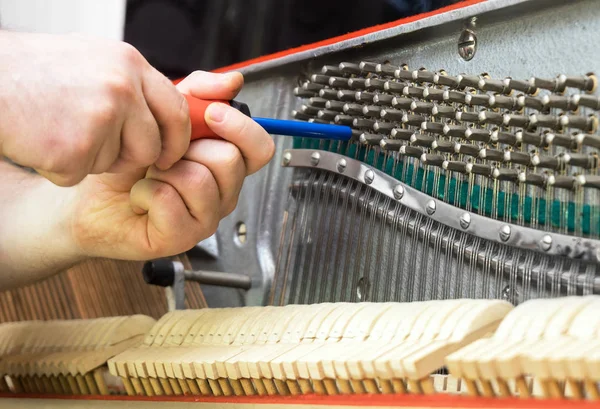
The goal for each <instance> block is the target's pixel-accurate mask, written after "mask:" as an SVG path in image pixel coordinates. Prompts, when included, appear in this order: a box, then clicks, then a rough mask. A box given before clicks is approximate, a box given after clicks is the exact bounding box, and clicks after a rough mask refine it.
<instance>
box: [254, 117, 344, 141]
mask: <svg viewBox="0 0 600 409" xmlns="http://www.w3.org/2000/svg"><path fill="white" fill-rule="evenodd" d="M252 119H253V120H254V121H256V123H258V124H259V125H260V126H262V127H263V128H264V129H265V131H267V133H269V134H274V135H287V136H299V137H302V138H318V139H332V140H337V141H348V140H350V138H351V137H352V128H350V127H349V126H343V125H329V124H315V123H311V122H302V121H288V120H284V119H269V118H252Z"/></svg>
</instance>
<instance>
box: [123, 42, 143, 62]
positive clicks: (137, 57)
mask: <svg viewBox="0 0 600 409" xmlns="http://www.w3.org/2000/svg"><path fill="white" fill-rule="evenodd" d="M117 54H118V55H119V57H120V58H122V59H123V60H124V61H126V62H128V63H131V64H138V63H139V62H140V61H141V59H142V54H141V53H140V52H139V51H138V50H137V48H135V47H134V46H132V45H131V44H129V43H125V42H121V43H118V45H117Z"/></svg>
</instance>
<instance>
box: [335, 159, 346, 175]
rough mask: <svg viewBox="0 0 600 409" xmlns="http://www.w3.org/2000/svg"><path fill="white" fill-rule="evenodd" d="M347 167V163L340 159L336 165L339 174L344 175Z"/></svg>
mask: <svg viewBox="0 0 600 409" xmlns="http://www.w3.org/2000/svg"><path fill="white" fill-rule="evenodd" d="M347 165H348V163H347V162H346V159H343V158H342V159H340V160H338V163H337V170H338V172H340V173H344V171H345V170H346V166H347Z"/></svg>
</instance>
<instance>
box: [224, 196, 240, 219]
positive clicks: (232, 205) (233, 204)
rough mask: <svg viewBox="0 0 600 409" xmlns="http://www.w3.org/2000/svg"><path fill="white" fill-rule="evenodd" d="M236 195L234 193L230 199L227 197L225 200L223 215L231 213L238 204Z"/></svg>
mask: <svg viewBox="0 0 600 409" xmlns="http://www.w3.org/2000/svg"><path fill="white" fill-rule="evenodd" d="M238 199H239V197H238V195H235V196H234V197H232V198H231V199H229V200H228V201H227V205H226V206H225V209H224V212H223V217H225V216H229V215H230V214H231V213H233V211H234V210H235V208H236V207H237V205H238Z"/></svg>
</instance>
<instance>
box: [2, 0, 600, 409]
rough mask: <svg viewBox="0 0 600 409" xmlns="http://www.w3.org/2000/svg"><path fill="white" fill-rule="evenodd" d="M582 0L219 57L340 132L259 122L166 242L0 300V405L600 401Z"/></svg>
mask: <svg viewBox="0 0 600 409" xmlns="http://www.w3.org/2000/svg"><path fill="white" fill-rule="evenodd" d="M599 6H600V1H598V0H580V1H577V2H568V3H565V2H560V1H557V0H556V1H555V0H544V1H533V0H489V1H478V0H469V1H463V2H459V3H457V4H455V5H452V6H449V7H447V8H444V9H442V10H438V11H436V12H435V13H429V14H427V15H420V16H417V17H414V18H410V19H407V20H403V21H398V22H395V23H393V24H388V25H385V26H380V27H374V28H372V29H367V30H363V31H361V32H357V33H350V34H348V35H346V36H342V37H339V38H334V39H331V40H327V41H323V42H320V43H317V44H312V45H310V46H306V47H300V48H298V49H294V50H290V51H288V52H285V53H279V54H276V55H272V56H266V57H264V58H261V59H258V60H256V61H249V62H247V63H244V64H240V65H238V66H233V67H225V68H223V69H222V70H221V71H228V70H233V69H235V70H240V71H241V72H242V73H243V74H244V75H245V78H246V84H245V87H244V89H243V90H242V92H241V93H240V96H239V98H238V99H239V100H242V101H244V102H246V103H247V104H248V105H249V106H250V107H252V111H253V112H252V113H253V115H254V116H257V117H260V116H262V117H272V118H281V119H296V120H299V121H309V122H315V123H333V124H341V125H347V126H350V127H352V129H353V138H352V140H351V141H348V142H343V141H326V140H314V139H302V138H289V137H281V136H274V138H275V140H276V144H277V153H276V156H275V158H274V159H273V161H272V163H270V164H269V165H268V166H267V167H266V168H265V169H263V170H261V171H260V172H258V173H257V174H255V175H252V176H251V177H249V178H248V179H247V181H246V182H245V184H244V187H243V189H242V193H241V196H240V200H239V203H238V207H237V208H236V210H235V211H234V212H233V213H232V214H231V215H230V216H228V217H227V218H226V219H224V220H223V221H222V222H221V224H220V226H219V229H218V231H217V233H216V234H215V235H214V236H212V237H211V238H209V239H207V240H205V241H203V242H201V243H198V245H197V246H196V247H195V248H194V249H192V250H191V251H190V252H189V253H186V254H181V255H178V256H177V257H173V258H171V259H169V260H162V261H160V262H158V264H151V265H150V264H148V263H146V264H144V263H133V262H122V261H115V260H92V261H88V262H86V263H83V264H81V265H79V266H76V267H74V268H72V269H70V270H69V271H65V272H64V273H62V274H59V275H57V276H55V277H52V278H50V279H48V280H45V281H43V282H40V283H36V284H33V285H31V286H28V287H25V288H20V289H15V290H10V291H5V292H3V293H1V294H0V305H1V306H2V307H1V308H0V321H1V322H2V323H1V324H0V376H1V378H0V406H2V407H4V406H6V407H22V408H28V407H39V406H42V407H48V408H50V407H52V408H53V407H57V408H58V407H60V408H80V407H94V406H100V405H102V406H103V407H104V406H106V407H115V408H121V407H123V408H125V407H127V408H129V407H131V408H137V407H144V408H145V407H148V408H153V407H157V408H160V407H163V408H166V407H169V408H171V407H173V408H179V407H181V408H184V407H187V406H191V405H196V406H208V407H223V408H224V407H239V408H246V407H248V408H256V407H262V406H265V407H267V406H273V405H277V406H283V405H285V406H290V407H298V408H305V407H315V408H316V407H322V406H331V407H352V406H366V407H465V408H466V407H469V408H475V407H481V408H483V407H488V406H493V407H497V408H500V407H507V408H508V407H531V408H533V407H536V408H537V407H544V408H549V407H563V406H564V407H566V406H567V405H574V404H577V405H581V406H586V407H587V406H592V407H600V406H599V405H600V402H599V400H600V268H599V266H600V173H599V169H600V160H599V159H598V153H599V149H600V133H599V132H598V112H599V111H600V94H598V91H597V88H598V78H597V77H596V74H595V72H596V73H597V72H598V70H599V67H600V57H599V56H600V53H598V51H597V50H598V41H597V35H596V34H597V33H598V32H600V7H599ZM149 266H150V267H149ZM157 277H158V278H157ZM161 277H163V278H164V277H167V278H168V279H166V280H163V279H161Z"/></svg>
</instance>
